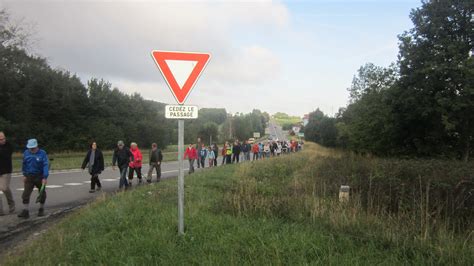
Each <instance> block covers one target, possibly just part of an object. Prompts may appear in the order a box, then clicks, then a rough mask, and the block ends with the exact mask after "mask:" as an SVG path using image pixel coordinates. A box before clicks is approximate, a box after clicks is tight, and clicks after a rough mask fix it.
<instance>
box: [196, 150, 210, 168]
mask: <svg viewBox="0 0 474 266" xmlns="http://www.w3.org/2000/svg"><path fill="white" fill-rule="evenodd" d="M207 153H208V152H207V149H206V146H204V144H202V146H201V150H200V151H199V153H198V154H199V163H200V164H201V167H202V168H204V163H205V162H206V158H207Z"/></svg>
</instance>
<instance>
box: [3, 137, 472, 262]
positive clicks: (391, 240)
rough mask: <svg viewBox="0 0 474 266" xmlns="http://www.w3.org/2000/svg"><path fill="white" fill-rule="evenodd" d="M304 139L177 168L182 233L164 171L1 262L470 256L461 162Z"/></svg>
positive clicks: (74, 217)
mask: <svg viewBox="0 0 474 266" xmlns="http://www.w3.org/2000/svg"><path fill="white" fill-rule="evenodd" d="M305 146H306V148H305V150H304V151H303V152H300V153H296V154H293V155H290V156H282V157H275V158H272V159H266V160H260V161H257V162H251V163H243V164H239V165H230V166H229V165H227V166H223V167H218V168H215V169H212V170H209V169H208V170H206V171H203V172H200V173H195V174H193V175H190V176H187V177H186V186H185V231H186V234H185V235H184V236H182V237H180V236H178V234H177V208H176V202H177V189H176V186H177V184H176V180H165V181H163V182H161V183H159V184H158V185H151V186H143V187H138V188H137V189H134V190H132V191H128V192H125V193H118V194H116V195H112V196H103V197H100V198H99V199H98V200H97V201H96V202H94V203H92V204H91V205H90V206H88V207H86V208H83V209H82V210H80V211H79V212H77V213H74V214H73V215H71V216H69V217H67V218H66V219H64V220H63V221H61V222H60V223H59V224H57V225H54V226H53V227H52V228H51V229H50V230H48V231H47V232H46V233H45V234H43V235H41V236H40V237H38V239H36V240H35V241H32V242H31V243H28V244H26V245H24V246H22V247H21V248H20V249H18V250H17V251H16V252H15V253H13V254H10V255H9V256H7V257H5V260H4V261H2V263H3V264H5V265H59V264H60V265H72V264H78V265H91V264H94V265H95V264H99V265H162V264H163V265H192V264H204V265H249V264H252V265H282V264H285V265H308V264H311V265H312V264H322V265H350V264H354V265H375V264H377V265H378V264H383V265H426V264H440V265H472V262H473V261H474V243H473V242H474V241H473V233H472V232H473V231H472V230H473V228H472V226H473V225H472V223H470V221H469V220H468V219H469V217H471V216H469V215H472V209H469V208H468V207H469V206H470V205H469V202H468V201H467V200H468V199H466V198H463V201H462V202H461V201H459V200H460V199H461V198H462V197H459V196H458V195H460V194H462V193H464V192H460V194H456V192H453V190H454V191H456V189H457V188H458V187H457V184H458V180H459V179H460V178H461V177H464V178H465V179H466V178H472V176H469V174H472V171H471V170H472V168H471V167H472V165H464V164H458V163H457V162H442V161H404V160H389V159H374V158H366V157H359V156H357V155H354V154H346V153H344V152H341V151H335V150H330V149H324V148H322V147H320V146H317V145H314V144H305ZM418 167H420V168H418ZM466 174H467V176H466ZM402 177H403V178H402ZM440 183H441V184H444V185H443V186H441V185H439V184H440ZM341 184H345V185H350V186H351V188H352V191H351V192H352V193H351V198H350V201H349V202H347V203H340V202H339V201H338V197H337V195H338V189H339V186H340V185H341ZM402 184H404V185H402ZM443 193H444V194H443ZM456 200H458V201H456ZM446 202H448V203H449V204H448V203H446ZM455 202H456V204H455ZM460 203H462V205H463V206H464V207H462V208H461V207H459V206H460V205H458V204H460ZM461 210H462V211H461Z"/></svg>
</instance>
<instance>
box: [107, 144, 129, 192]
mask: <svg viewBox="0 0 474 266" xmlns="http://www.w3.org/2000/svg"><path fill="white" fill-rule="evenodd" d="M133 160H134V158H133V154H132V152H131V151H130V149H129V148H127V147H125V144H124V143H123V141H121V140H119V141H118V142H117V148H116V149H115V151H114V155H113V156H112V169H113V170H114V171H115V165H116V164H117V165H118V167H119V170H120V182H119V189H122V188H123V187H124V186H125V188H126V189H127V188H128V187H129V186H130V185H131V184H129V183H128V182H127V170H128V165H129V163H130V162H132V161H133Z"/></svg>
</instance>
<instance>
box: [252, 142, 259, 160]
mask: <svg viewBox="0 0 474 266" xmlns="http://www.w3.org/2000/svg"><path fill="white" fill-rule="evenodd" d="M258 151H259V147H258V143H256V142H255V143H254V144H253V146H252V153H253V160H254V161H255V160H258Z"/></svg>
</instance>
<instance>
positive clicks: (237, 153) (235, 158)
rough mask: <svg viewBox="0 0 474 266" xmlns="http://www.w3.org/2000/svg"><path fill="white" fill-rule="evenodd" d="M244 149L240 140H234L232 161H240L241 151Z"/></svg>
mask: <svg viewBox="0 0 474 266" xmlns="http://www.w3.org/2000/svg"><path fill="white" fill-rule="evenodd" d="M241 151H242V148H241V146H240V143H239V141H238V140H236V141H235V142H234V146H233V147H232V154H233V156H232V163H234V162H237V163H239V160H240V152H241Z"/></svg>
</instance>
